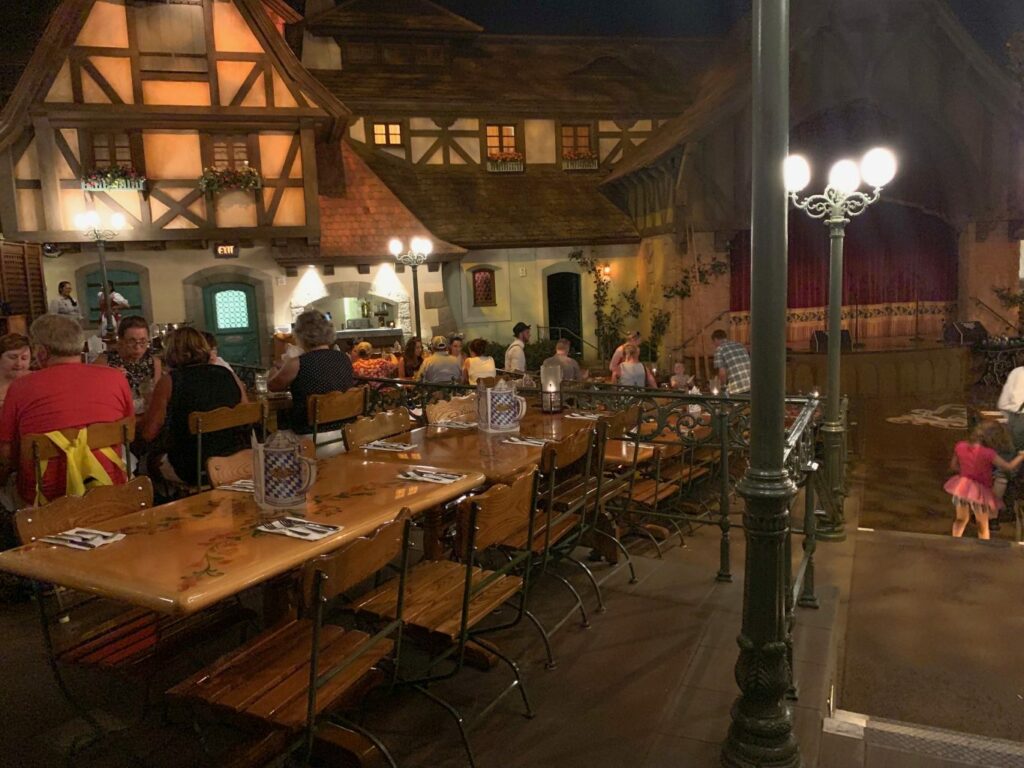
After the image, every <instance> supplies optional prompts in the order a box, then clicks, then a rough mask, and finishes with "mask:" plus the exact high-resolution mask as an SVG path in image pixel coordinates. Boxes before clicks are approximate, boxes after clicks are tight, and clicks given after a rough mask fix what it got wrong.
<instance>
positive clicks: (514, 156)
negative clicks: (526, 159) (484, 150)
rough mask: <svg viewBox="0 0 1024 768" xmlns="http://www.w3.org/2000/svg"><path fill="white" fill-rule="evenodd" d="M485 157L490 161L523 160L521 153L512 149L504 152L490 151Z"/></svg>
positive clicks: (508, 161)
mask: <svg viewBox="0 0 1024 768" xmlns="http://www.w3.org/2000/svg"><path fill="white" fill-rule="evenodd" d="M487 159H488V160H490V161H491V162H492V163H521V162H523V153H522V152H518V151H516V150H514V149H513V150H507V151H505V152H491V153H489V154H488V155H487Z"/></svg>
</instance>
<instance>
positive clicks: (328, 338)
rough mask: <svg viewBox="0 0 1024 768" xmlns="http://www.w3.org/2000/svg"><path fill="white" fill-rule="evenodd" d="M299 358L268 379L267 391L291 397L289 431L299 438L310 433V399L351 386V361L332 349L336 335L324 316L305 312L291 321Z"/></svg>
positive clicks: (287, 362) (342, 390)
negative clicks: (293, 322)
mask: <svg viewBox="0 0 1024 768" xmlns="http://www.w3.org/2000/svg"><path fill="white" fill-rule="evenodd" d="M292 335H294V336H295V340H296V341H297V342H298V344H299V347H301V348H302V354H301V355H299V356H298V357H292V358H289V359H288V360H286V361H285V362H284V364H283V365H282V366H281V367H280V368H278V369H277V370H276V371H274V372H273V373H272V374H271V375H270V379H269V380H268V381H267V388H268V389H269V390H270V391H271V392H284V391H286V390H288V391H290V392H291V393H292V411H291V427H292V429H293V430H295V431H296V432H298V433H300V434H309V433H310V432H312V431H313V427H312V425H311V424H310V423H309V417H308V415H307V408H306V404H307V401H308V400H309V398H310V396H311V395H326V394H327V393H328V392H344V391H346V390H348V389H351V388H352V387H353V385H354V384H355V374H354V373H353V371H352V359H351V358H350V357H349V356H348V355H346V354H345V353H344V352H340V351H339V350H337V349H333V348H332V346H333V344H334V342H335V337H336V335H337V334H335V332H334V325H333V324H332V323H331V321H330V320H328V319H327V318H326V317H325V316H324V314H323V313H322V312H320V311H318V310H315V309H308V310H306V311H305V312H303V313H302V314H301V315H299V316H298V317H297V318H296V319H295V328H294V330H293V331H292ZM338 428H340V425H337V426H334V425H324V426H323V427H322V429H324V430H330V429H338Z"/></svg>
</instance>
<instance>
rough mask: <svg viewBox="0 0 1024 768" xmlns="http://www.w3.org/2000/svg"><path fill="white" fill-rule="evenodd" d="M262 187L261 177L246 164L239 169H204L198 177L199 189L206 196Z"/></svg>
mask: <svg viewBox="0 0 1024 768" xmlns="http://www.w3.org/2000/svg"><path fill="white" fill-rule="evenodd" d="M262 187H263V177H262V176H260V172H259V171H257V170H256V169H255V168H253V167H252V166H251V165H249V164H248V163H246V164H245V165H243V166H242V167H241V168H213V167H210V168H204V169H203V175H202V176H200V177H199V189H200V190H201V191H203V192H204V193H205V194H207V195H216V194H218V193H220V192H231V191H234V190H243V191H250V190H256V189H262Z"/></svg>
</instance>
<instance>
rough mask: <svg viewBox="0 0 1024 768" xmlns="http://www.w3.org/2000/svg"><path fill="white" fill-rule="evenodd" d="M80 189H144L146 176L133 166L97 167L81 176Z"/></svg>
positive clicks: (100, 190)
mask: <svg viewBox="0 0 1024 768" xmlns="http://www.w3.org/2000/svg"><path fill="white" fill-rule="evenodd" d="M82 189H83V190H85V191H87V192H106V191H108V190H115V191H119V190H134V191H142V190H145V189H146V177H145V176H143V175H142V174H140V173H138V172H137V171H136V170H135V169H134V168H130V167H127V166H123V165H115V166H111V167H110V168H97V169H96V170H94V171H92V172H90V173H87V174H85V175H84V176H83V177H82Z"/></svg>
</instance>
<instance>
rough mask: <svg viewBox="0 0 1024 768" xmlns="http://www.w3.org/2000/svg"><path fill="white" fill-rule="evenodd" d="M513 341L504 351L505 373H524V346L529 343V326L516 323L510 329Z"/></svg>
mask: <svg viewBox="0 0 1024 768" xmlns="http://www.w3.org/2000/svg"><path fill="white" fill-rule="evenodd" d="M512 335H513V336H515V337H516V338H515V341H513V342H512V343H511V344H509V345H508V349H506V350H505V370H506V371H523V372H525V371H526V345H527V344H528V343H529V342H530V326H528V325H527V324H526V323H524V322H518V323H516V325H515V327H514V328H513V329H512Z"/></svg>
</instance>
